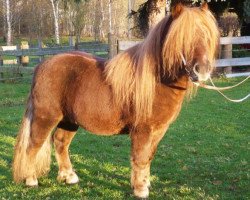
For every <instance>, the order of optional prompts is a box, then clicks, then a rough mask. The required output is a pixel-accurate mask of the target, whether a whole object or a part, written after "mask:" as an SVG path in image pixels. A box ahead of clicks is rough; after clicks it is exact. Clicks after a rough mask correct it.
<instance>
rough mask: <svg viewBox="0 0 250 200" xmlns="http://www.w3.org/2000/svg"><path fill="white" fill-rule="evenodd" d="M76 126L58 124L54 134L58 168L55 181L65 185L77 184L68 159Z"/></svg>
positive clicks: (76, 177) (76, 178)
mask: <svg viewBox="0 0 250 200" xmlns="http://www.w3.org/2000/svg"><path fill="white" fill-rule="evenodd" d="M77 129H78V126H77V125H71V124H69V123H60V124H59V126H58V127H57V130H56V131H55V133H54V136H53V140H54V145H55V155H56V160H57V162H58V166H59V172H58V176H57V180H58V181H59V182H64V181H65V182H66V183H67V184H75V183H78V182H79V178H78V176H77V175H76V173H75V172H74V170H73V168H72V164H71V162H70V158H69V145H70V143H71V141H72V139H73V137H74V136H75V134H76V131H77Z"/></svg>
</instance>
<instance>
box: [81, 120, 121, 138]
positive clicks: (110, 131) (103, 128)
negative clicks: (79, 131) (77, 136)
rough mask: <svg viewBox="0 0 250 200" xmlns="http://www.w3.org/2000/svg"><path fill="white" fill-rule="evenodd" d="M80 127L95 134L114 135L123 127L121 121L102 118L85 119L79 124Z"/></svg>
mask: <svg viewBox="0 0 250 200" xmlns="http://www.w3.org/2000/svg"><path fill="white" fill-rule="evenodd" d="M80 126H81V127H83V128H84V129H86V130H87V131H89V132H91V133H92V134H95V135H115V134H119V133H120V132H121V130H122V129H123V127H124V125H123V124H122V123H117V124H115V123H111V122H107V121H103V120H98V121H86V122H85V123H83V124H80Z"/></svg>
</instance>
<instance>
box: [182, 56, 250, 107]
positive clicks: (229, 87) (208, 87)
mask: <svg viewBox="0 0 250 200" xmlns="http://www.w3.org/2000/svg"><path fill="white" fill-rule="evenodd" d="M180 55H181V59H182V61H183V64H184V65H185V66H186V65H187V62H186V60H185V58H184V56H183V55H182V53H181V54H180ZM249 78H250V76H248V77H247V78H245V79H244V80H243V81H241V82H239V83H237V84H235V85H233V86H228V87H217V86H215V84H214V82H213V80H212V78H211V77H210V76H209V80H210V82H211V84H212V86H211V85H206V84H204V83H200V82H193V84H195V85H196V86H199V87H203V88H205V89H208V90H215V91H217V92H218V93H219V94H221V95H222V96H223V97H224V98H225V99H227V100H228V101H231V102H234V103H240V102H243V101H245V100H246V99H248V98H249V97H250V93H249V94H248V95H246V96H245V97H243V98H241V99H231V98H229V97H227V96H226V95H225V94H223V93H222V92H221V91H222V90H229V89H232V88H235V87H237V86H239V85H241V84H242V83H244V82H245V81H247V80H248V79H249Z"/></svg>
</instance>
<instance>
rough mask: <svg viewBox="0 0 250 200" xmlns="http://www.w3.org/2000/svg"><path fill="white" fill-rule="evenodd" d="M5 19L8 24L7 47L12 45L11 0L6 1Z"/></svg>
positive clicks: (6, 29)
mask: <svg viewBox="0 0 250 200" xmlns="http://www.w3.org/2000/svg"><path fill="white" fill-rule="evenodd" d="M3 3H4V13H5V14H4V17H6V18H5V22H6V28H5V31H6V33H5V34H6V39H7V45H8V46H9V45H11V44H12V25H11V11H10V0H4V2H3Z"/></svg>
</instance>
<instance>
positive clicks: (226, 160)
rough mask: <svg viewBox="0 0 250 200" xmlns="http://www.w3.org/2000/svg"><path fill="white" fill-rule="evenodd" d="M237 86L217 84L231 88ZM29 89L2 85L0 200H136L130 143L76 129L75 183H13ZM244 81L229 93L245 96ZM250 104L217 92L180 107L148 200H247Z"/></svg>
mask: <svg viewBox="0 0 250 200" xmlns="http://www.w3.org/2000/svg"><path fill="white" fill-rule="evenodd" d="M239 80H240V79H231V80H230V81H227V80H218V81H216V83H217V84H218V85H231V84H234V83H236V82H238V81H239ZM29 87H30V85H29V83H17V84H2V83H0V152H1V153H0V199H133V198H134V197H133V195H132V190H131V189H130V184H129V179H130V163H129V153H130V140H129V137H128V136H126V135H122V136H112V137H101V136H95V135H92V134H89V133H87V132H85V131H84V130H80V131H79V132H78V134H77V135H76V137H75V139H74V140H73V143H72V145H71V151H70V153H71V159H72V162H73V164H74V167H75V169H76V171H77V174H78V175H79V177H80V183H79V184H77V185H73V186H67V185H65V184H59V183H57V181H56V176H57V164H56V162H55V158H54V156H53V162H52V165H51V171H50V173H49V174H48V176H46V177H43V178H41V179H40V180H39V184H40V186H39V187H38V188H27V187H25V186H24V184H15V183H13V181H12V178H11V162H12V155H13V145H14V141H15V137H16V133H17V130H18V127H19V124H20V120H21V117H22V114H23V112H24V106H23V104H24V102H25V99H26V96H27V94H28V92H29ZM249 90H250V88H249V81H248V82H247V83H245V84H244V85H242V86H240V87H238V88H237V89H234V90H232V91H230V92H227V94H228V95H229V96H231V97H234V98H238V97H242V96H244V95H246V94H247V93H249ZM249 110H250V101H249V100H248V101H246V102H244V103H240V104H234V103H230V102H228V101H226V100H224V99H223V97H221V96H219V95H218V94H217V93H216V92H214V91H207V90H204V89H200V90H199V92H198V94H197V96H196V97H195V98H194V99H192V100H191V101H190V102H189V103H185V104H184V105H183V108H182V111H181V114H180V116H179V117H178V119H177V121H176V122H175V123H174V124H173V125H172V126H171V127H170V129H169V130H168V133H167V134H166V135H165V137H164V138H163V140H162V141H161V143H160V145H159V148H158V152H157V154H156V156H155V159H154V161H153V163H152V168H151V171H152V189H151V193H150V199H178V200H182V199H187V200H193V199H194V200H196V199H198V200H200V199H207V200H212V199H231V200H235V199H239V200H243V199H250V190H249V188H250V165H249V164H250V112H249Z"/></svg>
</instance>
